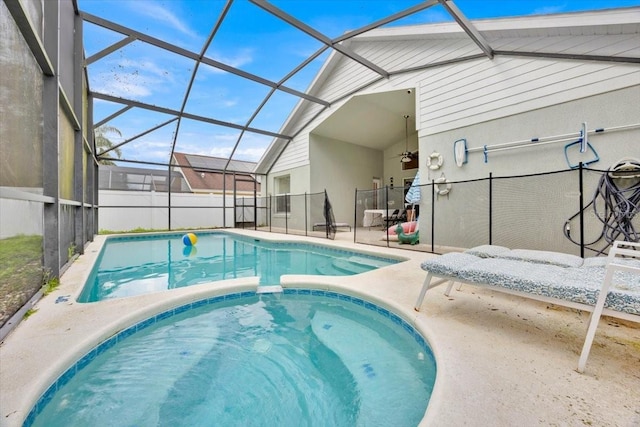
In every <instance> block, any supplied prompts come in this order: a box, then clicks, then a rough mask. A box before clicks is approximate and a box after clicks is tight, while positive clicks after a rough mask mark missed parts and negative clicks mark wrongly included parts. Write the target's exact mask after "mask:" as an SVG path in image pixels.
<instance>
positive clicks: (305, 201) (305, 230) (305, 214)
mask: <svg viewBox="0 0 640 427" xmlns="http://www.w3.org/2000/svg"><path fill="white" fill-rule="evenodd" d="M325 193H326V190H325ZM308 214H309V213H308V212H307V192H306V191H305V192H304V235H305V236H308V235H309V234H308V233H307V228H308V227H309V224H308V221H307V215H308Z"/></svg>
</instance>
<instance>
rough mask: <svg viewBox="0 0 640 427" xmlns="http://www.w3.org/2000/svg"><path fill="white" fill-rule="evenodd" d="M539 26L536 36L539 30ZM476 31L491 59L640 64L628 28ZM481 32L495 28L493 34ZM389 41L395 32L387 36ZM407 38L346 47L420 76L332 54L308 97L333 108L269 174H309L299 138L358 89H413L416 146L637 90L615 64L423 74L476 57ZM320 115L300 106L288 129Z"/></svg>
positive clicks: (451, 43) (544, 64) (632, 70)
mask: <svg viewBox="0 0 640 427" xmlns="http://www.w3.org/2000/svg"><path fill="white" fill-rule="evenodd" d="M607 17H608V15H605V16H603V17H602V18H600V17H599V18H598V19H605V20H606V19H608V18H607ZM614 18H615V17H614ZM611 19H613V18H611ZM523 22H524V21H523ZM540 22H541V24H540V25H541V26H542V27H544V26H548V23H546V24H544V23H543V21H542V20H540ZM483 25H484V23H478V25H477V28H478V29H479V30H480V31H481V32H482V34H483V35H484V36H485V37H486V38H487V40H488V41H489V43H490V45H491V46H492V48H493V49H494V50H497V51H500V50H504V51H506V50H516V51H522V52H544V53H563V54H576V55H601V56H626V57H640V40H639V37H638V34H637V24H622V25H620V24H611V25H606V26H602V27H600V28H598V32H599V33H601V34H599V35H593V31H594V30H593V27H589V26H588V25H587V26H585V27H581V26H573V27H567V28H530V29H508V30H500V29H497V30H493V29H492V30H486V31H483ZM491 25H493V26H494V27H499V25H500V24H496V23H493V24H491ZM511 25H513V23H511ZM443 28H444V27H443ZM393 31H399V29H398V30H389V31H388V33H389V34H391V33H393ZM416 31H417V30H414V34H411V35H408V36H397V35H395V36H390V37H380V36H367V37H364V36H363V37H357V38H355V39H353V40H351V41H350V43H348V46H349V47H350V48H351V49H353V51H354V52H356V53H357V54H359V55H361V56H362V57H364V58H366V59H368V60H370V61H372V62H374V63H376V64H377V65H379V66H380V67H382V68H383V69H385V70H387V71H389V72H393V71H395V70H401V69H407V68H412V67H420V66H424V67H425V68H424V69H422V70H417V71H413V72H411V73H404V74H398V75H393V76H391V77H390V78H388V79H384V78H381V77H380V76H379V75H378V74H377V73H375V72H373V71H371V70H369V69H368V68H366V67H364V66H362V65H360V64H358V63H356V62H354V61H352V60H350V59H348V58H346V57H344V56H341V55H340V54H335V56H336V57H335V58H333V62H331V63H330V64H328V66H327V68H326V70H324V72H326V73H327V74H325V76H322V77H321V79H324V78H326V81H324V82H323V83H322V85H321V87H319V88H318V87H317V88H315V90H314V95H316V96H318V97H319V98H322V99H325V100H327V101H329V102H332V103H333V104H332V105H331V108H329V109H327V110H326V111H324V112H323V113H322V114H321V115H320V116H319V117H318V118H316V119H315V120H314V122H313V123H311V124H310V125H309V126H307V127H306V128H305V129H304V130H303V131H302V132H301V133H299V134H298V135H297V136H296V137H295V138H294V140H293V141H291V143H289V146H288V147H287V149H286V150H285V152H284V153H283V155H282V156H281V157H280V159H279V160H278V162H277V163H276V165H275V166H274V168H273V170H272V171H273V172H279V171H284V170H287V169H291V168H294V167H300V166H305V165H309V132H311V131H312V130H313V128H314V127H315V126H316V125H317V124H318V123H320V122H321V121H322V120H324V119H325V118H326V117H328V116H329V115H330V114H331V113H333V112H334V111H336V109H337V108H339V107H340V106H341V105H342V104H343V103H344V102H345V101H346V99H343V97H344V96H345V95H347V94H349V93H352V92H353V91H354V90H355V89H357V88H364V89H363V90H361V91H360V92H359V93H372V92H381V91H389V90H396V89H398V88H404V87H407V88H413V87H415V88H416V89H417V90H416V96H417V98H416V100H417V101H416V102H417V108H416V114H417V118H418V120H417V129H418V132H419V137H424V136H427V135H434V134H438V133H440V132H444V131H448V130H452V129H456V128H461V127H465V126H470V125H474V124H477V123H482V122H486V121H490V120H495V119H499V118H502V117H508V116H512V115H514V114H520V113H523V112H526V111H531V110H535V109H540V108H545V107H549V106H552V105H557V104H561V103H564V102H569V101H572V100H577V99H583V98H586V97H590V96H595V95H598V94H603V93H607V92H611V91H616V90H619V89H623V88H626V87H630V86H633V85H640V67H639V66H638V64H629V63H618V62H605V61H588V60H579V59H574V60H572V59H553V58H539V57H528V56H513V55H509V56H507V55H497V56H495V57H494V59H489V58H487V57H482V58H478V59H470V60H465V61H462V62H456V63H451V64H448V65H441V66H435V67H431V68H429V67H428V66H429V64H436V63H441V62H443V61H448V60H453V59H459V58H461V57H467V56H470V55H477V54H479V53H481V51H480V49H479V48H478V46H477V45H476V44H475V43H473V42H472V41H471V40H469V39H468V38H466V36H465V35H464V34H462V33H461V32H451V31H443V32H442V33H432V34H418V33H416ZM589 32H591V34H589ZM327 76H328V77H327ZM320 81H321V80H320ZM337 100H340V101H339V102H336V101H337ZM320 108H321V107H320V106H311V107H308V106H307V107H306V108H305V106H303V108H302V109H301V110H300V111H298V112H297V113H296V117H295V119H294V121H295V122H296V123H299V124H305V123H307V122H308V121H309V120H310V119H311V118H312V117H314V115H315V114H317V112H318V111H319V110H320Z"/></svg>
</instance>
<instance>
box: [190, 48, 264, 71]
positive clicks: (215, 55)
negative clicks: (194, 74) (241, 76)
mask: <svg viewBox="0 0 640 427" xmlns="http://www.w3.org/2000/svg"><path fill="white" fill-rule="evenodd" d="M253 52H254V49H249V48H244V49H239V50H238V51H237V52H235V53H234V54H233V55H226V54H223V53H221V52H216V51H213V52H207V55H206V56H207V57H208V58H211V59H213V60H215V61H218V62H222V63H223V64H225V65H230V66H232V67H233V68H241V67H242V66H243V65H247V64H250V63H252V62H253ZM200 70H204V71H209V72H211V73H225V72H226V71H223V70H221V69H219V68H215V67H211V66H209V65H206V64H202V65H200V68H199V69H198V71H200ZM198 74H200V73H198Z"/></svg>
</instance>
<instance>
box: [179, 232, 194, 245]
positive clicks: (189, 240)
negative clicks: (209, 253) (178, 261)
mask: <svg viewBox="0 0 640 427" xmlns="http://www.w3.org/2000/svg"><path fill="white" fill-rule="evenodd" d="M197 241H198V237H197V236H196V235H195V234H193V233H187V234H185V235H184V236H182V243H184V244H185V246H193V245H195V244H196V242H197Z"/></svg>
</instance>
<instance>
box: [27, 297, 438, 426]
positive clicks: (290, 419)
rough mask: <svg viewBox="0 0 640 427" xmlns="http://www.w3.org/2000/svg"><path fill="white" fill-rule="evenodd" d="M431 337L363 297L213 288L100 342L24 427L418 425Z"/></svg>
mask: <svg viewBox="0 0 640 427" xmlns="http://www.w3.org/2000/svg"><path fill="white" fill-rule="evenodd" d="M435 374H436V365H435V361H434V358H433V354H432V352H431V350H430V348H429V346H428V344H427V343H426V342H425V340H424V339H423V337H422V336H421V335H420V334H419V333H418V332H417V331H416V330H415V329H414V328H413V326H411V325H410V324H408V323H407V322H406V321H405V320H403V319H402V318H400V317H399V316H398V315H396V314H394V313H392V312H390V311H389V310H386V309H384V308H382V307H380V306H377V305H375V304H372V303H370V302H368V301H365V300H363V299H361V298H357V297H352V296H348V295H343V294H339V293H335V292H330V291H321V290H310V289H285V292H284V294H279V295H273V294H271V295H257V294H256V293H255V292H243V293H236V294H229V295H223V296H216V297H212V298H209V299H206V300H201V301H197V302H194V303H191V304H188V305H185V306H181V307H178V308H176V309H173V310H170V311H168V312H164V313H160V314H158V315H156V316H154V317H152V318H150V319H148V320H146V321H143V322H141V323H139V324H137V325H134V326H131V327H130V328H128V329H125V330H124V331H122V332H120V333H118V334H117V335H115V336H113V337H111V338H110V339H109V340H107V341H105V342H103V343H101V344H100V345H99V346H98V347H96V348H94V349H93V350H92V351H90V352H89V353H88V354H87V355H85V356H84V357H83V358H81V359H80V360H79V361H78V362H77V363H75V364H74V365H73V366H72V367H71V368H69V369H68V370H67V371H66V372H65V373H63V374H62V375H61V376H60V377H59V378H58V380H57V381H55V382H54V384H53V385H52V386H51V387H49V389H48V390H47V391H46V392H45V393H44V394H43V395H42V397H41V398H40V399H39V401H38V402H37V403H36V405H35V406H34V407H33V409H32V410H31V412H30V413H29V415H28V417H27V419H26V420H25V423H24V426H26V427H31V426H44V425H46V426H57V425H61V426H62V425H64V426H67V425H91V426H101V425H123V426H124V425H127V426H130V425H136V426H146V425H149V426H156V425H189V426H198V425H254V426H272V425H277V426H284V427H286V426H296V427H298V426H306V425H308V426H317V425H332V426H367V425H403V426H411V425H417V424H418V423H419V422H420V420H421V419H422V417H423V415H424V413H425V410H426V407H427V404H428V401H429V398H430V395H431V391H432V388H433V385H434V382H435Z"/></svg>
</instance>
